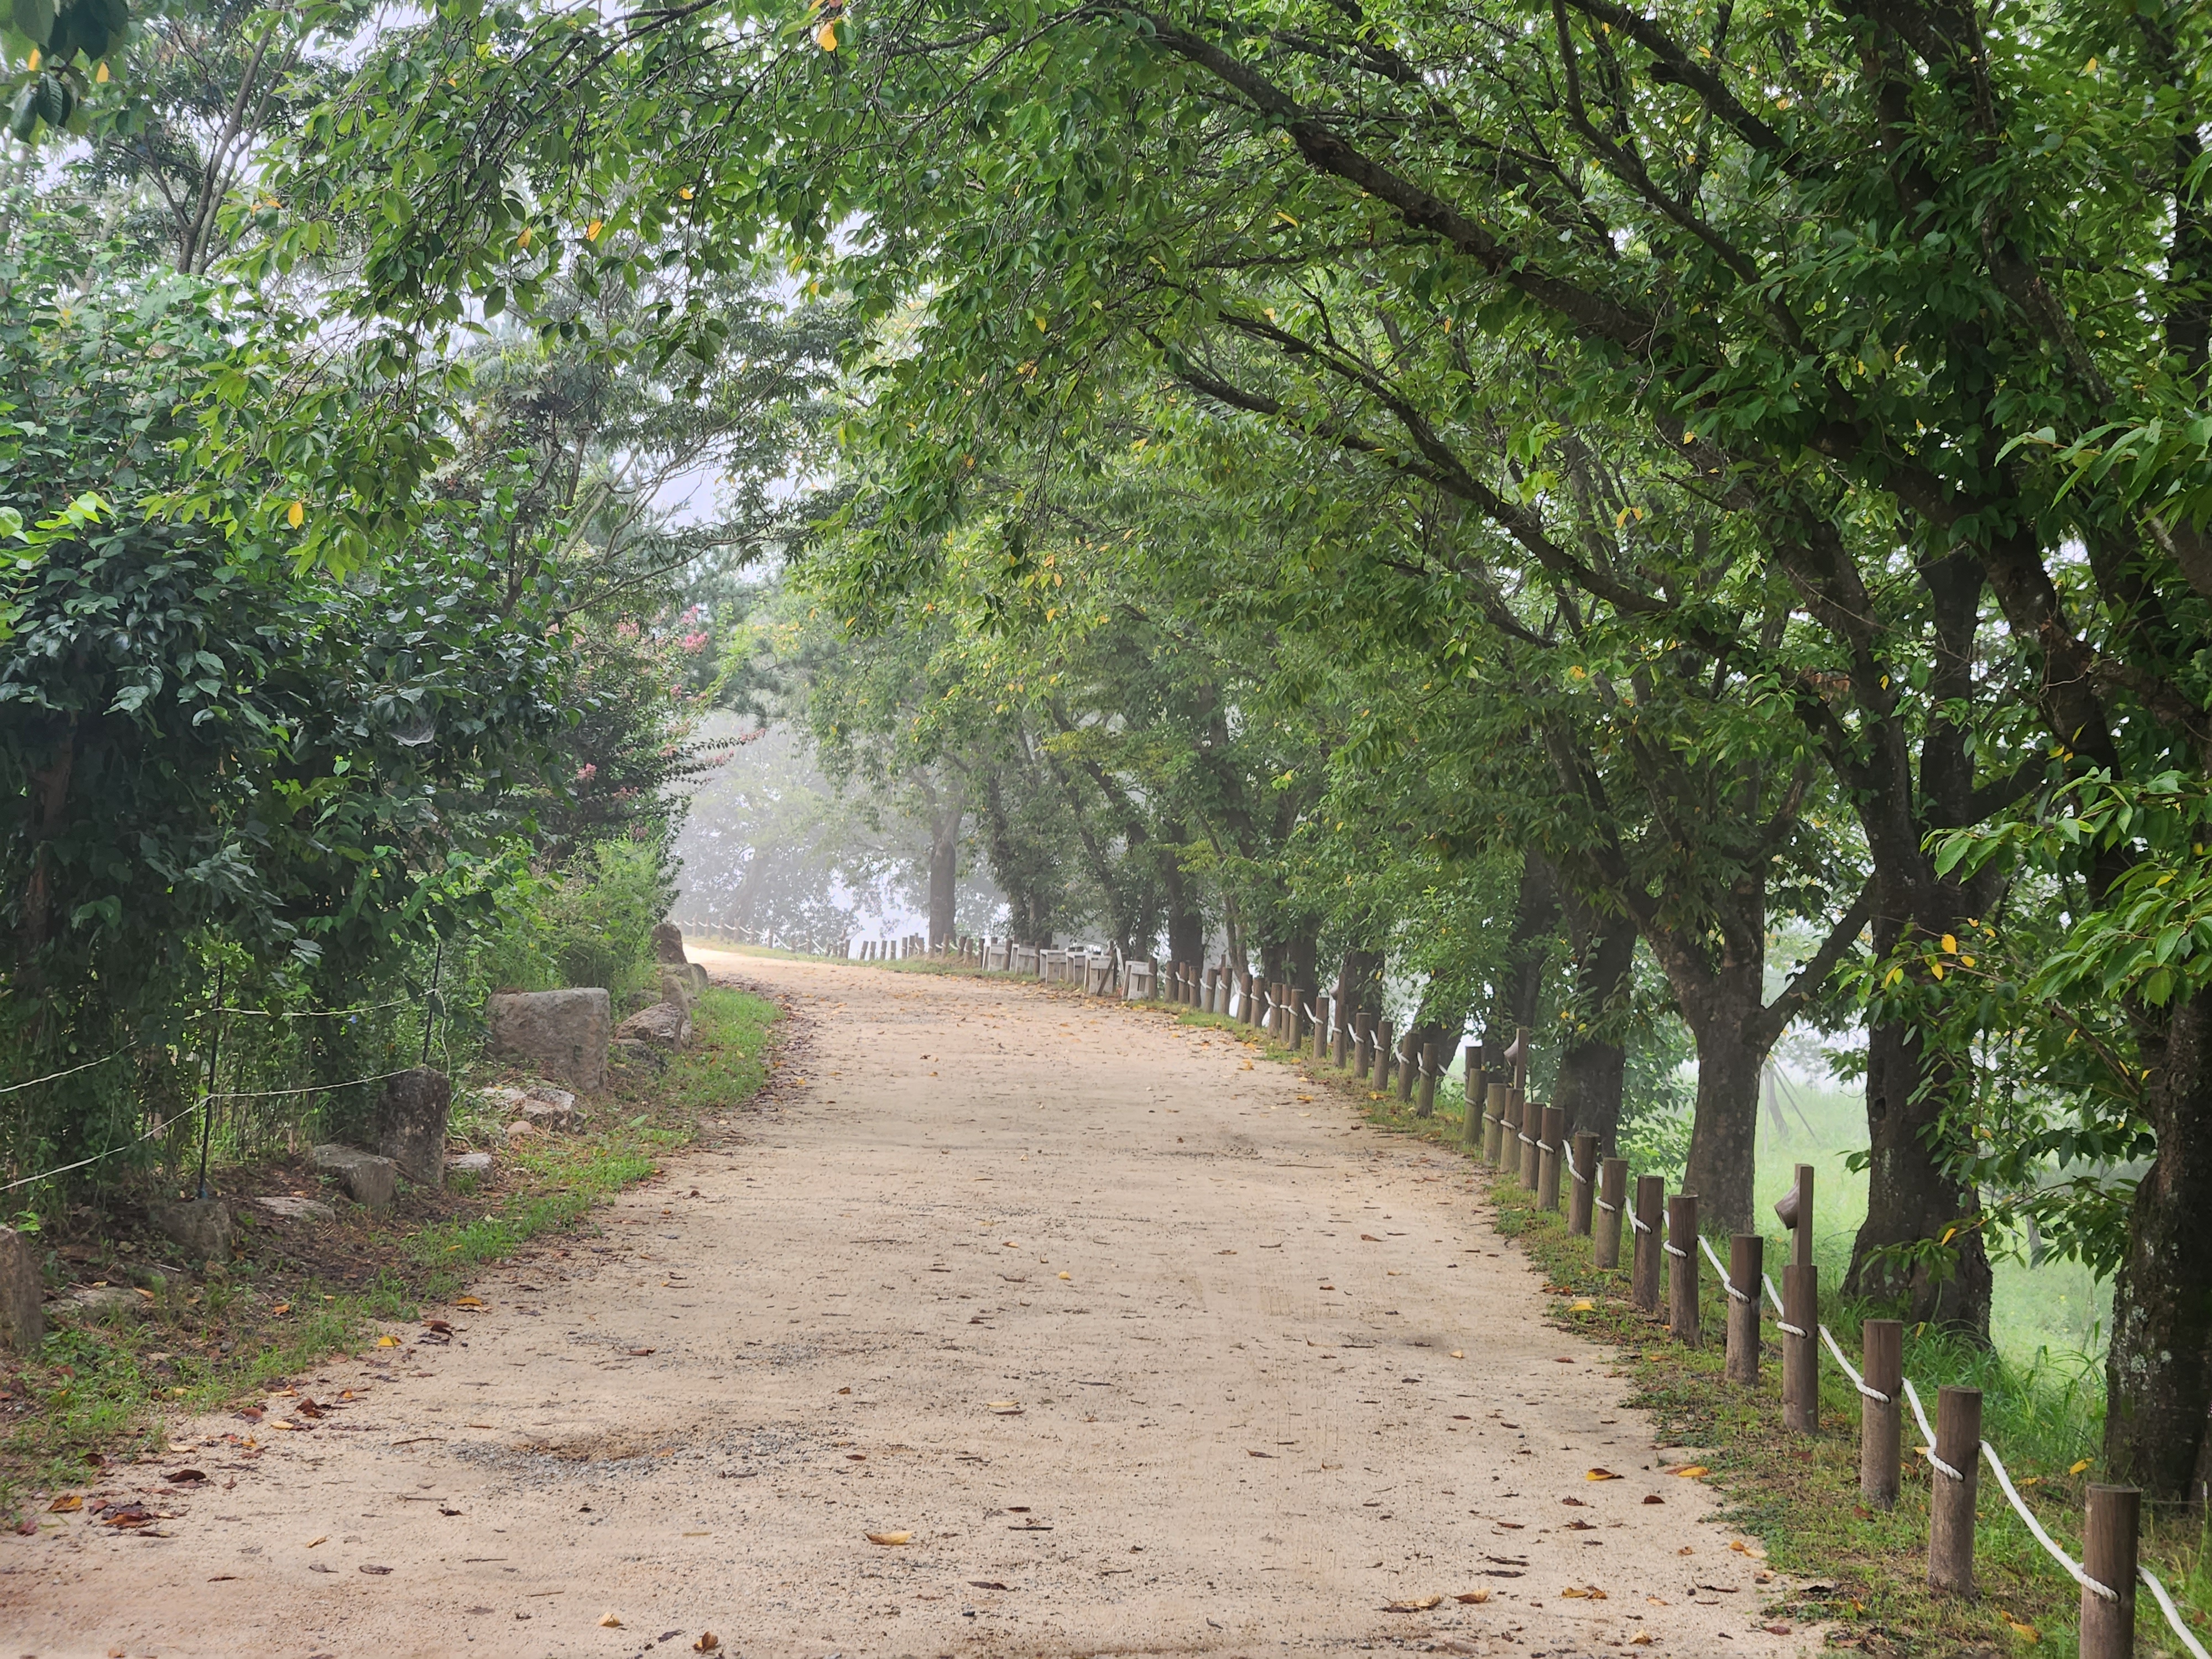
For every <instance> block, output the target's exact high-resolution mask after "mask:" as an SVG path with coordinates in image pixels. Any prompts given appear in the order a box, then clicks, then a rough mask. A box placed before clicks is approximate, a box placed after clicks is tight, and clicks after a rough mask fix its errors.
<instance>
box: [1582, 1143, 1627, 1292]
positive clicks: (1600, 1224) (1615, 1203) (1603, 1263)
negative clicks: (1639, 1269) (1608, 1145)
mask: <svg viewBox="0 0 2212 1659" xmlns="http://www.w3.org/2000/svg"><path fill="white" fill-rule="evenodd" d="M1627 1202H1628V1160H1627V1159H1626V1158H1606V1159H1604V1160H1603V1161H1602V1162H1601V1163H1600V1164H1598V1166H1597V1214H1596V1216H1595V1218H1594V1219H1593V1221H1592V1224H1591V1227H1590V1260H1591V1261H1595V1263H1596V1264H1597V1265H1598V1266H1599V1267H1619V1266H1620V1229H1621V1210H1622V1206H1625V1205H1626V1203H1627Z"/></svg>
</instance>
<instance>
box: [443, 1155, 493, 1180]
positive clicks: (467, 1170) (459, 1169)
mask: <svg viewBox="0 0 2212 1659" xmlns="http://www.w3.org/2000/svg"><path fill="white" fill-rule="evenodd" d="M446 1170H447V1173H448V1174H450V1175H465V1176H479V1177H481V1176H488V1175H489V1174H490V1173H491V1154H490V1153H489V1152H459V1153H457V1154H455V1155H454V1156H453V1157H452V1158H447V1160H446Z"/></svg>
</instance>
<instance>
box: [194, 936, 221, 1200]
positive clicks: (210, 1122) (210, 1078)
mask: <svg viewBox="0 0 2212 1659" xmlns="http://www.w3.org/2000/svg"><path fill="white" fill-rule="evenodd" d="M214 1013H215V1035H214V1036H211V1037H210V1038H209V1039H208V1075H207V1099H206V1100H205V1101H204V1103H202V1105H201V1107H200V1182H199V1188H200V1196H201V1197H202V1198H205V1197H207V1195H208V1184H207V1160H208V1137H209V1135H210V1134H211V1133H214V1130H215V1063H216V1058H217V1057H218V1056H219V1055H220V1054H222V963H216V969H215V1008H214Z"/></svg>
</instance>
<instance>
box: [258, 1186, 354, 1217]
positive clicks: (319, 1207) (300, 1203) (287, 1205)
mask: <svg viewBox="0 0 2212 1659" xmlns="http://www.w3.org/2000/svg"><path fill="white" fill-rule="evenodd" d="M253 1204H254V1207H255V1208H256V1209H261V1210H266V1211H268V1212H269V1213H270V1214H271V1215H273V1216H276V1217H278V1218H281V1219H283V1220H285V1221H336V1220H337V1218H338V1212H337V1211H336V1210H333V1209H332V1208H331V1206H329V1205H327V1204H325V1203H324V1202H323V1201H322V1200H320V1199H317V1198H292V1197H289V1196H287V1195H286V1194H283V1193H278V1194H274V1195H272V1196H270V1197H268V1198H257V1199H255V1200H253Z"/></svg>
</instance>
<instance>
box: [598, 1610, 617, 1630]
mask: <svg viewBox="0 0 2212 1659" xmlns="http://www.w3.org/2000/svg"><path fill="white" fill-rule="evenodd" d="M622 1627H623V1623H622V1620H619V1619H617V1618H616V1617H615V1616H614V1614H612V1613H601V1614H600V1615H599V1628H600V1629H601V1630H620V1629H621V1628H622Z"/></svg>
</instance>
